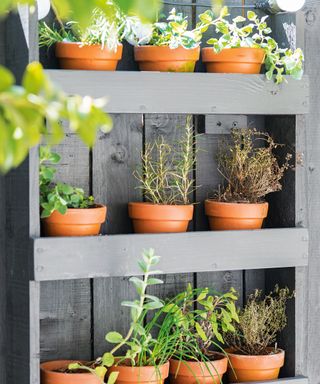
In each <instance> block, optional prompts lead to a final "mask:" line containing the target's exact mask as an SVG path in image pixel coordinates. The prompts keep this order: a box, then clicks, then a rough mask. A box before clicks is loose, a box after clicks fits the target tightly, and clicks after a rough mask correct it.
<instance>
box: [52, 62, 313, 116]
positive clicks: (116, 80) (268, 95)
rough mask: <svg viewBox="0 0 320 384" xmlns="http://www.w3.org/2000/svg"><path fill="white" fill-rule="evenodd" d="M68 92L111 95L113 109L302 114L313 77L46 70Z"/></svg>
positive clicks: (149, 111) (305, 108)
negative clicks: (278, 78)
mask: <svg viewBox="0 0 320 384" xmlns="http://www.w3.org/2000/svg"><path fill="white" fill-rule="evenodd" d="M46 72H47V74H48V75H49V77H50V78H51V79H52V80H53V81H54V82H55V83H56V84H59V85H60V87H61V88H62V89H63V90H64V91H65V92H67V93H68V94H80V95H83V96H84V95H90V96H92V97H107V98H108V99H109V103H108V104H107V106H106V111H107V112H110V113H181V114H184V113H188V114H189V113H190V114H245V115H250V114H253V115H298V114H305V113H307V112H308V110H309V79H308V77H307V76H305V77H303V79H302V80H300V81H297V80H293V79H291V78H286V80H287V83H286V82H285V83H283V84H281V85H276V84H275V83H274V82H273V81H267V80H266V77H265V76H264V75H238V74H211V73H157V72H125V71H118V72H106V71H72V70H47V71H46Z"/></svg>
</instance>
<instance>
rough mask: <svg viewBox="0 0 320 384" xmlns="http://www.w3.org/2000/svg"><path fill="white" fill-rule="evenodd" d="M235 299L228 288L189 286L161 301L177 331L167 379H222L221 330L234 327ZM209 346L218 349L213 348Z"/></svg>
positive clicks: (185, 383) (180, 383)
mask: <svg viewBox="0 0 320 384" xmlns="http://www.w3.org/2000/svg"><path fill="white" fill-rule="evenodd" d="M237 299H238V298H237V296H236V294H235V291H234V289H232V288H231V289H230V291H229V292H227V293H225V294H218V293H210V291H209V289H207V288H205V289H191V287H190V286H189V287H188V289H187V290H186V292H183V293H181V294H179V295H177V296H176V297H175V298H174V299H173V300H170V301H169V302H168V304H166V305H165V307H164V309H163V311H164V312H167V313H168V316H169V317H172V318H173V324H174V325H173V326H172V329H174V330H175V332H177V331H178V333H179V334H180V337H179V340H178V343H177V346H176V350H175V353H174V355H173V357H172V359H171V360H170V383H175V384H189V383H190V384H194V383H213V384H218V383H222V377H223V375H224V374H225V372H226V371H227V365H228V359H227V357H226V356H227V354H226V353H225V352H224V350H223V348H222V347H221V344H222V345H223V343H224V340H223V337H222V333H223V332H225V331H230V332H233V331H234V330H235V328H234V326H233V325H232V323H233V321H234V322H237V321H238V315H237V311H236V307H235V301H236V300H237ZM218 343H220V344H218ZM213 346H215V347H217V348H218V350H220V352H216V351H213V350H212V347H213Z"/></svg>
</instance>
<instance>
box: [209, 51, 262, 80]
mask: <svg viewBox="0 0 320 384" xmlns="http://www.w3.org/2000/svg"><path fill="white" fill-rule="evenodd" d="M264 58H265V52H264V50H263V49H262V48H245V47H244V48H229V49H223V50H222V51H221V52H220V53H215V52H214V50H213V48H211V47H207V48H202V61H203V62H204V63H205V64H206V67H207V72H213V73H246V74H254V73H255V74H257V73H260V71H261V66H262V64H263V63H264Z"/></svg>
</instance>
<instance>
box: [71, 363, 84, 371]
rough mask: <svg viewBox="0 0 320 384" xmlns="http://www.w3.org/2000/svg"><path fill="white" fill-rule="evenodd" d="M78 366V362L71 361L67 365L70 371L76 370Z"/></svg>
mask: <svg viewBox="0 0 320 384" xmlns="http://www.w3.org/2000/svg"><path fill="white" fill-rule="evenodd" d="M80 367H81V365H80V364H79V363H71V364H69V365H68V369H70V371H76V370H77V369H79V368H80Z"/></svg>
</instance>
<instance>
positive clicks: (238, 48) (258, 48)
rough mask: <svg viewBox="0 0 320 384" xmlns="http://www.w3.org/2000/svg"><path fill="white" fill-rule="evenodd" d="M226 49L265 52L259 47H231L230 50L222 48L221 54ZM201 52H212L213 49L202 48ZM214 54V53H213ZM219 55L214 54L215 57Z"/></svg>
mask: <svg viewBox="0 0 320 384" xmlns="http://www.w3.org/2000/svg"><path fill="white" fill-rule="evenodd" d="M228 49H237V50H241V51H244V50H252V49H257V50H259V51H263V52H265V50H264V49H263V48H261V47H231V48H223V49H222V50H221V52H223V51H226V50H228ZM201 50H206V51H209V50H212V51H213V48H212V47H202V48H201ZM213 52H214V51H213ZM221 52H219V53H221ZM219 53H215V54H216V55H219Z"/></svg>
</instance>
